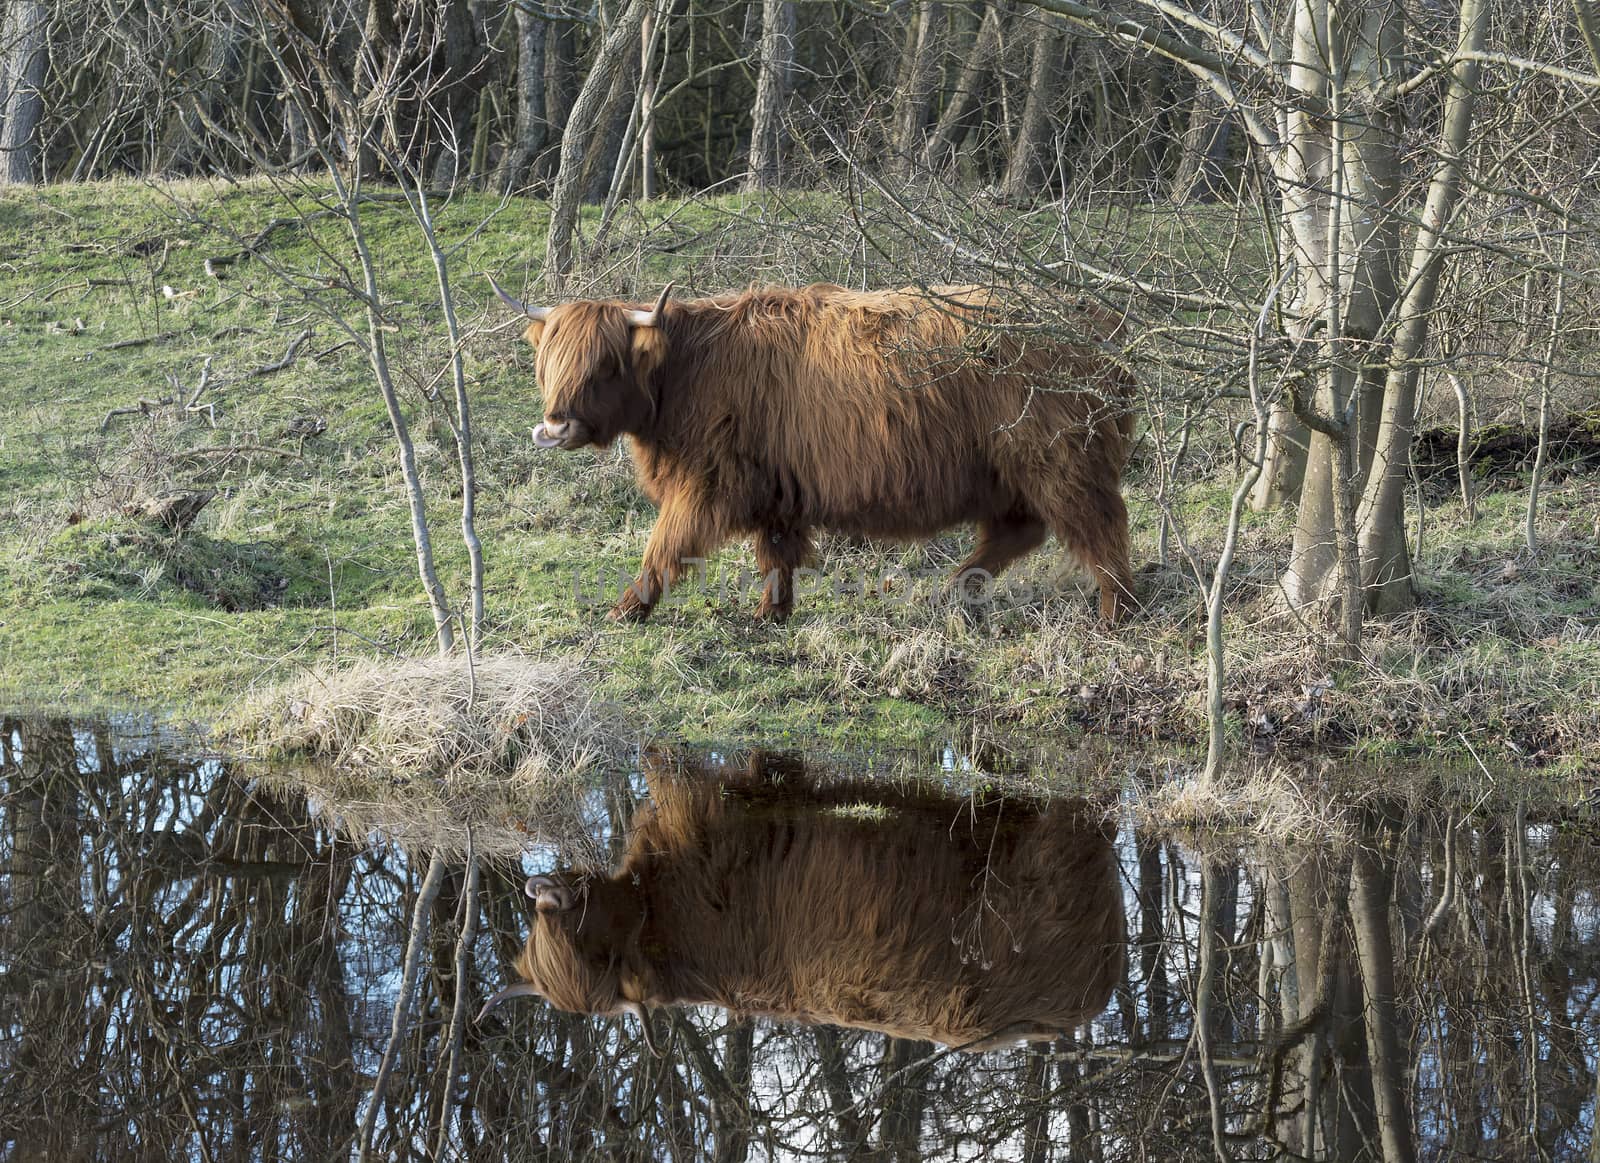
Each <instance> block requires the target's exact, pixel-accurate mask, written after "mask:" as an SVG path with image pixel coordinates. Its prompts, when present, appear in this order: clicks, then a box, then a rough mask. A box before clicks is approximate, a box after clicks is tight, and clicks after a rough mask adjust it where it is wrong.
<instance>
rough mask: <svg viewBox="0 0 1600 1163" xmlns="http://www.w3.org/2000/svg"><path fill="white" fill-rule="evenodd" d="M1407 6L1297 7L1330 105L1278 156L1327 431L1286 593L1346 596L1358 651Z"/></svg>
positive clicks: (1307, 81)
mask: <svg viewBox="0 0 1600 1163" xmlns="http://www.w3.org/2000/svg"><path fill="white" fill-rule="evenodd" d="M1400 15H1401V14H1400V13H1399V12H1398V10H1397V7H1396V5H1395V3H1393V0H1389V2H1385V3H1383V4H1377V5H1369V6H1366V7H1364V8H1361V9H1360V10H1358V11H1356V12H1353V13H1351V14H1350V16H1349V17H1348V18H1345V17H1344V16H1343V15H1342V14H1341V13H1339V12H1338V11H1337V9H1336V7H1335V6H1334V5H1333V4H1331V3H1329V2H1328V0H1318V2H1316V3H1308V4H1305V5H1303V6H1302V7H1300V8H1299V9H1298V10H1297V12H1296V24H1295V35H1294V63H1293V65H1292V66H1291V69H1290V78H1291V87H1292V88H1294V89H1296V90H1297V91H1299V92H1302V93H1305V94H1306V95H1307V97H1308V98H1310V99H1311V100H1320V101H1325V102H1326V112H1325V114H1324V115H1320V116H1313V114H1312V112H1311V110H1309V109H1307V108H1305V107H1303V106H1302V105H1297V106H1296V107H1294V108H1292V109H1291V110H1290V111H1289V112H1288V113H1287V114H1286V130H1287V132H1286V137H1285V141H1286V147H1287V148H1286V149H1285V150H1284V151H1283V154H1282V156H1281V158H1279V159H1277V165H1278V172H1277V174H1276V177H1277V180H1278V185H1279V189H1280V190H1281V192H1282V198H1283V203H1284V208H1285V214H1284V221H1285V225H1286V229H1285V232H1284V233H1285V236H1286V238H1285V241H1286V245H1287V246H1288V247H1289V248H1290V250H1289V251H1288V253H1289V255H1291V256H1292V258H1293V259H1294V262H1295V264H1296V268H1297V269H1298V270H1299V271H1300V272H1301V274H1300V280H1299V286H1298V288H1297V295H1296V301H1295V303H1294V304H1293V307H1294V312H1293V313H1294V315H1295V316H1296V317H1297V325H1298V328H1299V333H1300V334H1301V335H1302V336H1307V337H1310V336H1313V335H1315V337H1316V338H1315V341H1316V343H1317V348H1318V364H1319V366H1318V369H1317V376H1316V380H1317V386H1316V390H1315V393H1314V394H1312V395H1308V394H1307V393H1304V392H1301V393H1297V395H1298V399H1297V404H1296V409H1295V410H1296V415H1297V416H1298V418H1299V419H1300V420H1301V421H1302V422H1303V423H1305V424H1307V425H1308V426H1309V427H1312V428H1313V429H1315V430H1316V431H1315V432H1314V434H1313V437H1312V440H1311V445H1310V452H1309V458H1308V463H1307V468H1306V475H1305V481H1304V484H1303V485H1302V489H1301V498H1300V506H1299V510H1298V513H1297V518H1298V519H1297V522H1296V526H1295V540H1294V546H1293V548H1292V550H1291V553H1290V560H1289V566H1288V569H1287V570H1286V571H1285V573H1284V576H1283V591H1284V594H1285V595H1286V597H1287V598H1288V601H1289V602H1290V604H1291V605H1292V606H1294V607H1296V608H1302V607H1308V606H1313V605H1317V604H1321V603H1323V602H1326V601H1328V600H1329V599H1333V598H1337V599H1339V610H1340V613H1341V621H1342V636H1343V639H1344V642H1345V647H1346V649H1347V650H1349V651H1354V650H1355V649H1356V648H1357V646H1358V644H1359V641H1360V635H1361V615H1362V613H1363V610H1362V608H1361V607H1362V605H1363V601H1362V594H1361V585H1360V567H1359V559H1358V553H1359V548H1358V545H1357V540H1356V538H1357V525H1356V520H1357V516H1356V512H1355V499H1356V497H1357V496H1358V495H1359V492H1360V488H1361V469H1362V464H1363V461H1365V460H1367V459H1369V456H1368V454H1367V453H1366V452H1365V451H1364V450H1363V448H1362V443H1361V439H1362V434H1363V432H1370V431H1372V430H1373V427H1374V426H1373V425H1372V424H1371V422H1370V421H1371V413H1372V412H1373V411H1374V410H1375V408H1376V407H1377V405H1376V403H1375V401H1374V399H1373V395H1372V393H1371V391H1370V390H1369V391H1363V382H1364V372H1363V369H1364V368H1369V367H1372V366H1374V365H1377V364H1380V362H1381V360H1382V358H1383V355H1382V352H1381V350H1380V348H1379V345H1378V342H1377V341H1378V338H1379V333H1380V331H1381V330H1382V328H1383V326H1384V322H1385V320H1386V319H1387V318H1388V317H1389V314H1390V311H1391V310H1392V309H1393V305H1394V300H1395V298H1396V296H1397V289H1396V277H1395V267H1396V262H1397V234H1398V221H1397V216H1396V215H1395V214H1394V213H1393V206H1394V203H1395V200H1396V196H1397V191H1398V186H1399V121H1398V110H1397V108H1396V107H1395V103H1394V102H1393V101H1392V100H1390V101H1387V102H1383V103H1380V102H1379V101H1378V99H1377V94H1378V92H1379V91H1380V90H1381V88H1382V86H1383V85H1384V84H1385V82H1386V81H1387V80H1388V79H1389V78H1391V77H1393V76H1394V75H1396V74H1397V72H1398V69H1399V58H1400V53H1401V50H1402V48H1403V47H1404V46H1403V43H1402V40H1401V36H1402V31H1401V29H1402V24H1401V22H1400ZM1367 382H1368V383H1370V378H1368V379H1367ZM1363 403H1365V404H1366V407H1365V408H1363V407H1362V406H1361V405H1362V404H1363ZM1363 412H1365V413H1366V419H1367V421H1368V422H1367V423H1363ZM1401 535H1402V539H1403V535H1404V534H1403V527H1402V531H1401Z"/></svg>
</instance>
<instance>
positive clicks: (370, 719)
mask: <svg viewBox="0 0 1600 1163" xmlns="http://www.w3.org/2000/svg"><path fill="white" fill-rule="evenodd" d="M594 687H595V679H594V676H593V675H591V674H590V673H589V672H588V671H587V670H586V668H585V667H584V666H583V665H582V664H580V663H577V662H571V661H553V662H552V661H539V660H535V659H531V658H527V657H525V656H523V655H520V654H514V653H500V654H494V655H489V656H485V657H480V658H478V659H476V660H474V661H473V662H472V663H471V664H470V665H469V663H468V660H467V659H466V658H464V657H450V658H438V657H428V658H415V659H401V660H370V659H369V660H363V661H361V662H358V663H354V664H347V665H344V666H340V667H337V668H332V667H329V668H319V669H317V670H314V671H312V672H310V673H308V674H306V675H305V676H303V677H302V678H300V679H298V680H297V681H295V682H292V683H289V684H286V685H285V686H282V687H279V688H276V689H275V690H272V691H269V692H267V693H265V694H263V695H260V696H258V697H256V698H255V699H253V700H251V701H250V702H249V703H247V704H246V705H244V706H243V707H242V708H241V709H240V710H239V712H237V713H236V714H235V716H234V717H233V720H232V722H231V724H230V727H231V729H232V730H233V731H234V732H235V733H236V734H237V735H238V736H239V738H240V739H241V740H242V741H243V742H244V743H245V744H246V745H247V746H248V747H250V748H251V749H252V750H253V751H255V752H257V753H259V754H262V755H264V756H269V757H272V758H276V759H283V760H299V761H302V763H301V765H300V766H297V767H295V768H294V769H293V770H291V771H287V772H285V773H284V774H283V775H282V776H281V778H287V779H290V780H292V781H293V782H295V783H297V784H298V785H299V786H301V787H302V788H303V789H304V790H305V791H306V792H307V794H308V796H309V797H310V798H311V800H312V804H313V806H314V807H315V808H316V809H318V810H320V811H323V812H326V813H328V814H329V815H331V816H332V817H334V818H335V819H336V820H337V821H338V822H339V823H340V824H341V825H343V826H344V827H346V828H347V829H349V830H350V831H351V832H352V833H355V834H370V833H374V832H377V833H382V834H384V835H386V836H388V837H390V838H392V839H394V840H396V841H398V842H400V843H402V844H406V845H408V846H418V847H430V848H445V849H449V850H455V851H463V850H465V849H466V847H467V846H468V831H469V829H471V831H472V837H471V843H472V845H473V847H474V848H475V850H476V851H478V852H479V853H481V854H484V855H491V854H501V855H512V854H515V853H517V852H520V851H521V850H522V849H523V848H525V847H527V846H529V845H530V844H532V843H549V844H555V845H557V846H558V847H561V848H565V849H570V848H574V847H578V848H581V847H582V846H583V845H584V844H585V842H586V841H585V837H586V836H587V834H588V831H589V830H588V829H587V828H586V827H584V822H583V819H582V817H583V795H584V792H585V790H586V787H587V786H588V780H587V778H586V777H589V776H593V775H597V774H599V773H601V772H604V771H608V770H616V769H618V768H620V767H621V766H622V765H623V764H625V763H626V762H627V761H628V757H629V755H630V754H631V752H632V749H633V747H634V744H635V742H636V740H635V739H634V738H633V736H632V734H631V733H630V731H629V730H628V729H627V727H626V725H625V724H624V722H623V721H622V718H621V716H620V714H619V713H618V711H617V709H616V708H614V707H611V706H609V705H607V704H605V703H604V702H602V701H601V700H600V699H598V698H597V697H596V696H595V694H594Z"/></svg>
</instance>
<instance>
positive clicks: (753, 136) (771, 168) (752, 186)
mask: <svg viewBox="0 0 1600 1163" xmlns="http://www.w3.org/2000/svg"><path fill="white" fill-rule="evenodd" d="M793 69H794V0H761V47H760V59H759V61H758V63H757V66H756V104H755V110H754V112H753V113H752V115H751V128H750V171H749V175H748V176H747V177H746V179H745V189H747V190H765V189H768V188H770V187H772V186H775V185H777V184H778V180H779V176H780V173H781V169H780V166H781V162H782V157H783V107H784V98H785V97H786V95H787V93H788V90H789V74H790V72H791V71H792V70H793Z"/></svg>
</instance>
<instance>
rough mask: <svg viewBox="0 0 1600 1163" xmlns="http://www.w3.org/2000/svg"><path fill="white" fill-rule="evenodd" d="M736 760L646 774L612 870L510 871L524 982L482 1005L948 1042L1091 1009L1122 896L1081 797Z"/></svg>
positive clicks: (1031, 1027)
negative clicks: (1014, 796)
mask: <svg viewBox="0 0 1600 1163" xmlns="http://www.w3.org/2000/svg"><path fill="white" fill-rule="evenodd" d="M657 766H658V767H660V766H664V765H662V764H659V763H658V764H657ZM775 767H777V768H779V769H780V770H779V771H778V772H777V774H782V775H783V777H784V778H782V779H781V780H779V781H778V782H767V778H765V777H770V776H771V775H772V774H774V773H775V772H774V768H775ZM783 768H787V769H786V770H782V769H783ZM746 774H747V775H749V776H755V777H756V778H754V779H749V778H738V779H737V782H732V783H729V782H723V783H722V784H719V783H718V782H717V781H716V777H715V776H717V775H719V776H720V778H721V779H722V780H724V781H728V780H729V779H730V776H732V775H733V773H731V772H728V771H722V772H720V773H715V775H714V777H712V778H707V777H706V776H704V775H702V776H700V777H699V778H696V779H684V778H681V777H677V778H674V777H670V776H668V775H667V774H666V773H665V772H663V771H660V770H657V771H654V772H651V773H650V775H649V782H650V786H651V791H652V795H653V799H654V803H653V806H652V807H650V808H648V809H644V810H643V811H642V812H641V815H640V817H639V818H637V819H636V822H635V826H634V827H633V829H632V831H631V834H630V836H629V838H628V847H627V852H626V854H625V855H624V857H623V859H622V862H621V865H620V866H619V867H618V868H617V870H616V871H615V872H614V873H613V874H611V875H610V876H592V877H583V876H577V875H570V874H568V875H561V876H555V877H551V876H536V877H533V878H531V879H530V880H529V881H528V886H527V887H528V894H529V896H531V897H533V898H534V900H535V902H536V917H535V920H534V924H533V931H532V933H531V934H530V935H529V937H528V941H527V945H526V947H525V949H524V951H523V954H522V956H521V957H520V958H519V959H518V962H517V970H518V972H519V974H520V975H521V976H522V978H523V979H524V982H523V984H520V985H515V986H512V987H511V988H510V989H509V990H505V991H503V992H502V993H501V994H500V995H498V996H497V997H496V998H495V999H493V1000H492V1001H491V1002H490V1005H493V1004H494V1003H495V1002H496V1001H499V1000H501V999H502V998H504V997H508V996H515V995H525V994H537V995H539V996H542V997H545V998H547V999H548V1000H549V1001H550V1002H551V1003H552V1004H553V1005H555V1006H556V1007H558V1008H560V1009H563V1010H570V1011H574V1012H578V1013H590V1014H617V1013H621V1012H624V1011H626V1012H631V1013H634V1014H635V1015H638V1016H639V1017H641V1018H643V1017H644V1016H645V1009H646V1007H650V1006H660V1005H683V1004H701V1003H709V1004H712V1005H718V1006H722V1007H724V1008H726V1009H728V1010H730V1011H732V1012H734V1013H737V1014H747V1015H765V1016H770V1017H775V1018H780V1019H787V1020H794V1021H802V1022H825V1023H831V1024H835V1025H841V1026H852V1027H856V1028H859V1029H866V1030H878V1031H882V1032H884V1033H887V1034H893V1035H895V1036H898V1037H904V1038H927V1039H932V1040H934V1041H938V1042H943V1043H945V1044H946V1045H951V1046H961V1047H964V1048H968V1049H975V1048H979V1047H980V1046H983V1045H986V1044H987V1045H998V1044H1002V1043H1005V1042H1011V1041H1016V1040H1019V1039H1040V1038H1049V1037H1053V1036H1055V1035H1057V1034H1060V1033H1062V1032H1064V1031H1066V1030H1069V1029H1071V1028H1072V1027H1073V1026H1076V1025H1078V1024H1080V1023H1082V1022H1084V1021H1086V1020H1088V1019H1089V1018H1091V1017H1093V1016H1094V1015H1095V1014H1097V1013H1099V1012H1100V1011H1101V1010H1102V1009H1103V1008H1104V1007H1105V1005H1106V1002H1107V1001H1108V999H1109V998H1110V996H1111V991H1112V989H1113V987H1114V986H1115V985H1116V983H1117V981H1118V980H1119V979H1120V976H1121V972H1122V966H1123V958H1124V940H1125V931H1124V922H1123V915H1122V902H1121V895H1120V892H1119V888H1118V881H1117V866H1116V860H1115V857H1114V855H1113V852H1112V847H1111V843H1110V839H1109V836H1108V835H1107V830H1106V829H1105V828H1104V827H1103V825H1102V824H1101V823H1100V820H1099V819H1098V818H1097V817H1096V816H1094V815H1093V814H1092V813H1090V812H1089V810H1088V809H1087V807H1086V805H1085V804H1084V803H1083V801H1072V802H1059V803H1053V804H1049V805H1039V804H1035V803H1027V802H1023V801H1018V800H1009V799H988V800H986V801H980V800H978V799H976V798H972V799H955V798H945V797H941V796H937V795H934V794H930V793H922V794H917V793H907V792H901V791H895V790H892V789H890V788H886V787H879V786H876V785H866V784H862V783H852V784H834V785H829V784H818V783H814V782H812V781H809V780H807V779H805V778H804V776H803V773H801V772H800V771H799V770H798V769H797V768H796V767H795V766H793V765H788V764H781V763H775V762H773V761H770V760H760V759H757V760H755V761H753V762H752V764H751V769H750V771H749V772H748V773H740V775H741V776H745V775H746ZM487 1008H488V1007H485V1009H486V1010H487ZM646 1028H647V1029H648V1023H646Z"/></svg>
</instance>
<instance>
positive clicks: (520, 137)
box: [500, 4, 550, 194]
mask: <svg viewBox="0 0 1600 1163" xmlns="http://www.w3.org/2000/svg"><path fill="white" fill-rule="evenodd" d="M514 12H515V14H516V21H517V124H516V128H515V129H514V130H513V131H512V133H513V138H514V140H513V141H512V143H511V148H510V149H509V150H507V151H506V161H505V168H504V171H503V172H502V174H501V178H500V188H501V190H503V191H504V192H505V193H507V194H512V193H516V192H517V191H518V190H521V189H522V187H523V186H524V185H526V184H527V181H528V178H529V175H531V174H532V173H533V164H534V161H535V159H537V158H538V157H539V154H540V152H541V151H542V150H543V149H544V145H545V142H546V141H547V140H548V139H549V136H550V123H549V121H548V120H547V119H546V107H545V42H546V39H547V37H548V33H549V30H550V22H549V21H548V20H546V19H545V17H544V14H543V13H542V12H537V11H535V10H534V9H533V8H532V7H531V6H529V5H524V4H518V5H516V7H515V9H514Z"/></svg>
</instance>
